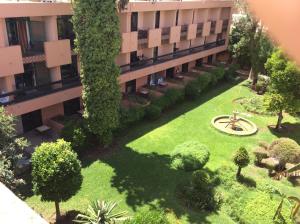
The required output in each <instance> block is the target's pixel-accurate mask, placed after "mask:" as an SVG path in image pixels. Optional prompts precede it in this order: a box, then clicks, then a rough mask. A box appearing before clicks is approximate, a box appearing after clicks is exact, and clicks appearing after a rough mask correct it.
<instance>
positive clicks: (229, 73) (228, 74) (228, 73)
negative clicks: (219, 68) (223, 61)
mask: <svg viewBox="0 0 300 224" xmlns="http://www.w3.org/2000/svg"><path fill="white" fill-rule="evenodd" d="M238 69H239V65H238V64H230V65H229V66H228V68H227V69H225V74H224V78H225V80H226V81H232V80H234V78H235V77H236V76H237V73H236V71H237V70H238Z"/></svg>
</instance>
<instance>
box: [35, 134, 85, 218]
mask: <svg viewBox="0 0 300 224" xmlns="http://www.w3.org/2000/svg"><path fill="white" fill-rule="evenodd" d="M32 182H33V191H34V192H35V193H36V194H39V195H41V198H42V200H45V201H54V202H55V209H56V220H58V219H59V218H60V209H59V202H61V201H66V200H68V199H69V198H71V197H72V196H73V195H74V194H75V193H76V192H77V191H78V190H79V189H80V186H81V183H82V175H81V165H80V161H79V160H78V159H77V155H76V153H75V152H73V151H72V149H71V144H70V143H69V142H66V141H64V140H63V139H59V140H57V141H56V142H51V143H48V142H47V143H42V144H41V145H40V146H39V147H37V148H36V149H35V151H34V153H33V154H32Z"/></svg>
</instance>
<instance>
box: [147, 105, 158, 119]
mask: <svg viewBox="0 0 300 224" xmlns="http://www.w3.org/2000/svg"><path fill="white" fill-rule="evenodd" d="M160 115H161V108H160V107H158V106H156V105H153V104H150V105H149V106H148V107H147V108H146V118H147V119H149V120H156V119H158V118H159V117H160Z"/></svg>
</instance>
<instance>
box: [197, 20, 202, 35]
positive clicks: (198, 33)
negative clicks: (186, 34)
mask: <svg viewBox="0 0 300 224" xmlns="http://www.w3.org/2000/svg"><path fill="white" fill-rule="evenodd" d="M202 32H203V23H198V24H197V32H196V37H202Z"/></svg>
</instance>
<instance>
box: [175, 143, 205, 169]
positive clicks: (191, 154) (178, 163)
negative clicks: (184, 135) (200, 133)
mask: <svg viewBox="0 0 300 224" xmlns="http://www.w3.org/2000/svg"><path fill="white" fill-rule="evenodd" d="M209 156H210V153H209V149H208V147H207V146H206V145H204V144H200V143H199V142H196V141H188V142H184V143H183V144H180V145H178V146H176V147H175V150H174V151H173V153H172V154H171V159H172V163H171V166H172V167H173V168H175V169H181V170H185V171H194V170H199V169H202V168H203V167H204V166H205V164H206V163H207V162H208V160H209Z"/></svg>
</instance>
